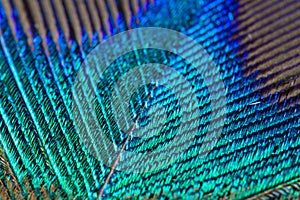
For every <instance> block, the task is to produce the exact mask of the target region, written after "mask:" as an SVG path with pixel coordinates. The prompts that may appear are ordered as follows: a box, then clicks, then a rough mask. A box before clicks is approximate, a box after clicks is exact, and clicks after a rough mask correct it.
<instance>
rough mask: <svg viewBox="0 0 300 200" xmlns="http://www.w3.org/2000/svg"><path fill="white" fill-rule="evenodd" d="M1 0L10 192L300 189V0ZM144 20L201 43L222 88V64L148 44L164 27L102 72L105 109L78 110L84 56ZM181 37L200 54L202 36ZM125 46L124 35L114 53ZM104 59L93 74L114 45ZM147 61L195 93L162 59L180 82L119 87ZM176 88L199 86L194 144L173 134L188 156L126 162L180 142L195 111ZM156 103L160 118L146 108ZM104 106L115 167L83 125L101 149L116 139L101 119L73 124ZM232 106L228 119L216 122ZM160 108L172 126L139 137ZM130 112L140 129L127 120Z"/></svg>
mask: <svg viewBox="0 0 300 200" xmlns="http://www.w3.org/2000/svg"><path fill="white" fill-rule="evenodd" d="M0 6H1V7H0V43H1V48H0V116H1V117H0V174H1V179H0V197H1V198H2V199H100V198H103V199H127V198H128V199H247V198H249V199H280V198H283V199H287V198H294V199H296V198H299V195H300V193H299V192H300V187H299V177H300V169H299V167H300V165H299V164H300V160H299V157H300V151H299V149H300V138H299V133H300V129H299V124H300V120H299V119H300V118H299V115H300V110H299V109H300V107H299V105H300V104H299V99H300V89H299V83H300V82H299V80H300V79H299V77H300V65H299V55H300V50H299V44H300V39H299V34H300V27H299V22H300V21H299V19H298V18H299V14H300V12H299V10H300V2H299V1H297V0H285V1H278V0H268V1H264V0H253V1H252V0H211V1H209V0H197V1H195V0H168V1H164V0H156V1H152V0H119V1H116V0H0ZM145 27H160V28H165V29H168V30H173V31H176V32H180V33H182V34H184V35H186V36H188V37H189V38H191V39H193V41H196V42H197V43H198V44H199V45H201V47H203V49H205V51H206V52H207V54H208V55H209V59H211V60H212V62H213V63H214V65H215V68H216V71H218V74H219V75H220V77H221V80H222V84H223V85H224V93H220V91H221V92H222V91H223V90H222V87H221V86H220V85H219V84H218V83H217V80H215V79H214V78H213V77H214V74H215V72H214V70H213V69H212V68H210V67H208V68H205V70H204V71H203V74H198V73H197V72H196V69H195V66H193V64H192V63H190V62H189V61H188V59H184V58H183V57H181V56H179V55H176V54H175V53H172V52H168V51H165V50H163V49H153V48H147V47H148V46H150V45H151V44H152V43H153V41H154V40H155V39H153V41H148V40H147V37H145V38H142V39H141V37H139V36H138V37H136V38H134V39H136V40H141V41H142V44H143V45H145V48H144V49H138V50H133V51H129V52H126V53H125V54H124V55H122V56H119V57H117V58H116V60H114V61H113V62H112V63H110V65H109V66H108V68H107V70H106V71H105V72H104V73H103V74H102V76H101V80H99V81H98V82H97V83H96V84H94V85H93V89H94V90H95V91H96V94H95V97H94V100H95V102H94V107H93V109H94V110H95V116H94V115H93V114H90V115H88V116H84V115H82V112H83V111H82V110H83V109H84V108H79V110H78V111H80V112H81V114H74V106H75V107H76V106H77V105H79V104H80V103H81V102H84V99H85V97H86V96H84V95H89V94H88V92H83V93H82V95H79V94H75V95H74V93H73V89H74V87H76V80H77V79H76V77H77V76H78V74H79V73H80V70H81V69H82V65H83V63H85V62H86V60H89V59H90V55H93V52H94V50H95V49H97V47H99V46H101V44H102V43H103V44H104V43H105V42H107V43H109V42H113V39H112V38H114V36H116V35H118V34H120V33H122V32H124V31H126V30H129V29H132V30H131V31H130V30H129V31H128V34H134V30H135V29H136V28H145ZM149 30H150V29H149ZM158 35H159V34H158ZM151 36H153V37H152V38H155V33H154V35H151ZM149 37H150V36H149ZM167 37H168V35H166V38H167ZM158 39H161V42H162V43H163V42H166V43H167V42H168V41H165V40H163V38H158ZM179 42H181V41H179ZM182 42H183V43H184V41H182ZM183 47H184V48H183V49H180V51H179V52H184V54H185V55H189V58H193V57H195V56H197V55H199V52H198V50H197V48H196V46H193V45H190V46H189V45H186V46H183ZM122 48H123V47H122V46H118V45H116V46H114V47H113V49H110V50H109V53H111V54H115V53H116V52H118V50H119V49H122ZM105 53H106V52H105ZM116 54H117V53H116ZM100 58H102V57H101V56H98V57H97V56H94V57H92V59H91V61H90V60H89V61H90V62H92V63H93V64H94V65H95V71H87V72H85V73H84V76H83V77H85V78H86V79H89V78H90V77H92V76H93V75H94V74H96V73H99V72H100V71H101V66H100V64H99V63H100V62H108V61H107V60H108V59H109V58H106V57H104V58H103V60H99V59H100ZM149 63H156V64H157V63H160V64H163V65H165V66H170V67H171V68H172V69H173V70H175V71H177V72H179V74H181V75H182V76H183V77H185V79H186V80H187V81H188V82H190V83H191V85H192V90H191V91H192V92H191V91H190V90H188V89H186V87H185V85H184V83H183V82H180V81H178V80H179V79H178V77H177V76H175V75H174V74H173V73H171V71H165V72H164V76H163V78H165V79H167V80H169V82H172V81H173V82H172V84H174V88H173V89H174V90H173V91H172V90H170V89H168V88H166V87H163V86H161V85H158V84H156V82H155V81H154V82H153V84H148V85H147V84H145V86H143V87H140V88H138V89H136V90H134V91H133V93H132V91H129V89H128V87H127V86H126V85H120V88H122V90H121V91H119V92H120V94H118V93H117V94H116V93H113V89H114V86H115V85H116V84H118V80H122V77H124V76H123V75H124V74H126V73H129V72H130V71H131V70H134V68H135V66H138V65H147V64H149ZM144 69H145V68H141V70H144ZM156 69H159V67H157V68H156ZM147 73H150V72H147V71H146V70H145V71H143V72H140V73H138V72H137V73H136V74H135V76H133V77H132V78H131V79H129V80H128V84H129V85H130V84H131V85H134V83H135V82H138V81H139V80H142V81H145V80H144V79H146V78H145V77H144V76H145V74H147ZM128 76H129V75H128ZM205 77H207V79H205ZM174 80H175V81H174ZM180 80H181V79H180ZM206 80H208V81H206ZM80 89H82V90H83V91H88V90H87V89H88V88H84V87H83V88H80ZM211 89H213V91H211ZM177 90H179V91H180V92H181V97H180V98H181V99H182V101H183V102H184V103H185V104H188V103H189V96H190V94H191V93H192V94H193V95H195V97H196V100H197V103H196V104H195V105H196V106H197V109H196V110H195V111H194V110H192V112H190V114H189V115H188V120H187V121H185V122H184V126H185V128H187V130H189V133H190V131H191V132H193V133H194V134H195V136H194V137H193V138H192V139H191V140H190V146H189V147H188V148H187V149H183V147H182V146H180V145H178V146H176V148H177V149H178V150H179V151H180V150H182V155H181V156H180V158H179V159H178V160H175V161H174V162H173V163H171V164H168V162H167V158H169V157H172V156H175V154H172V152H171V151H167V152H163V153H162V154H160V155H159V156H157V158H153V159H154V160H158V162H154V161H153V163H154V165H155V166H156V165H157V166H163V167H162V168H158V167H157V170H155V171H147V172H146V171H145V172H138V173H134V172H131V171H126V170H125V171H124V170H118V165H120V163H121V162H122V163H125V164H126V167H127V168H128V169H134V168H138V167H139V166H138V164H137V163H135V158H134V156H133V157H126V159H125V162H124V153H125V152H155V151H156V150H157V149H163V148H165V147H166V146H168V145H169V144H172V140H173V139H174V138H175V137H176V135H178V132H179V130H180V129H179V127H180V124H181V123H182V122H183V116H184V114H185V113H186V112H187V111H186V110H183V109H182V108H184V105H180V103H181V101H179V99H180V98H179V97H178V96H176V91H177ZM121 92H123V93H122V94H124V95H121ZM83 94H84V95H83ZM127 95H128V96H129V101H128V102H124V105H125V106H124V107H122V106H120V107H118V106H116V107H114V106H112V103H113V99H114V98H119V99H122V98H123V97H124V96H127ZM222 96H224V97H225V98H226V113H223V112H222V111H221V109H220V110H218V112H217V115H216V116H215V118H216V119H214V114H213V107H214V103H215V102H218V99H219V98H220V97H222ZM214 97H216V99H215V98H214ZM156 105H160V106H161V107H156ZM83 106H85V105H83ZM218 106H219V105H218ZM150 108H152V111H151V109H150ZM124 109H128V110H130V112H129V115H128V116H129V117H128V118H124V117H122V116H121V114H122V113H123V110H124ZM153 110H154V111H153ZM151 112H153V113H154V114H155V116H156V118H153V116H151V117H149V116H148V114H149V113H151ZM115 113H117V115H118V114H120V116H121V117H119V118H117V116H114V114H115ZM164 116H165V118H163V117H164ZM93 117H96V119H98V121H99V124H100V125H101V127H102V128H103V134H105V135H106V136H107V137H108V138H109V141H111V142H112V143H113V144H114V147H116V149H119V153H118V154H117V158H116V159H113V160H112V165H110V166H109V165H106V164H105V163H104V162H103V161H102V160H101V159H98V158H97V157H96V156H95V154H94V153H93V152H91V149H90V147H89V146H87V145H85V144H86V143H85V139H86V138H82V137H81V135H82V132H83V131H86V132H87V133H88V135H89V137H90V136H91V138H92V139H91V138H88V141H89V144H90V145H91V146H92V147H91V148H92V149H93V150H94V151H95V152H96V154H99V152H104V153H107V152H109V149H108V147H107V146H105V145H99V144H102V143H101V141H102V140H101V139H97V138H98V136H99V135H97V134H99V133H95V132H94V131H93V130H94V128H95V127H94V126H85V125H84V126H81V125H80V124H78V123H76V122H77V120H82V121H85V122H88V121H89V120H90V119H91V118H93ZM221 118H222V119H223V118H224V123H223V124H222V123H219V122H218V119H221ZM116 119H118V120H116ZM155 119H157V120H158V119H165V120H166V121H165V123H163V124H160V123H158V122H157V124H154V125H153V127H156V126H162V127H163V128H162V131H161V132H159V133H156V134H155V135H154V136H152V137H148V138H146V139H141V138H139V137H137V136H136V129H139V128H140V127H147V125H148V126H149V124H151V122H153V120H155ZM122 120H124V123H125V124H126V123H127V124H126V127H127V128H128V130H127V131H128V132H129V133H131V134H126V133H125V131H121V130H120V126H121V125H120V123H121V122H120V121H122ZM127 125H128V126H127ZM210 130H213V131H212V132H211V135H210V134H207V132H209V131H210ZM217 131H220V133H221V134H220V136H219V137H218V138H217V142H216V143H215V144H214V146H213V148H211V149H210V150H207V149H206V150H205V149H203V148H202V147H203V146H202V145H203V144H205V137H206V136H207V135H208V136H207V137H209V136H211V138H210V139H211V140H213V139H214V135H213V133H214V132H217ZM146 132H147V131H144V132H142V135H143V134H144V135H145V134H146ZM93 134H96V136H97V138H96V139H95V138H93V137H92V136H93ZM180 142H182V143H184V142H185V141H180ZM204 154H205V156H199V155H204ZM108 159H110V158H109V156H108Z"/></svg>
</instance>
